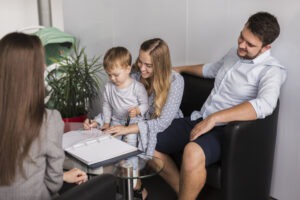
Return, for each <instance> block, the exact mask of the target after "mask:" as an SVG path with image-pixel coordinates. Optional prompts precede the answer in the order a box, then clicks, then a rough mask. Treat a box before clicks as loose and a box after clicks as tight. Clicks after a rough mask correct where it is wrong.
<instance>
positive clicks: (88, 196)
mask: <svg viewBox="0 0 300 200" xmlns="http://www.w3.org/2000/svg"><path fill="white" fill-rule="evenodd" d="M99 199H101V200H114V199H116V177H115V176H113V175H111V174H103V175H100V176H95V177H93V178H91V179H90V180H88V181H87V182H85V183H83V184H81V185H78V186H74V187H73V188H71V189H69V190H67V191H66V192H64V193H62V194H61V195H60V196H58V197H57V198H55V200H99Z"/></svg>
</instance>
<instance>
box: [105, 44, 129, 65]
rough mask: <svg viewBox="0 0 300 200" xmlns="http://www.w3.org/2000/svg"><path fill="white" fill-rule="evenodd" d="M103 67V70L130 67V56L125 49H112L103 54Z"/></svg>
mask: <svg viewBox="0 0 300 200" xmlns="http://www.w3.org/2000/svg"><path fill="white" fill-rule="evenodd" d="M103 66H104V69H105V70H111V69H113V68H115V67H116V66H121V67H127V66H131V54H130V52H129V51H128V49H126V48H125V47H113V48H111V49H109V50H108V51H107V52H106V53H105V55H104V59H103Z"/></svg>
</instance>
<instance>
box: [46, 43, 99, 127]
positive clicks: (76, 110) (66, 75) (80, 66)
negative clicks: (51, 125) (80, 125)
mask: <svg viewBox="0 0 300 200" xmlns="http://www.w3.org/2000/svg"><path fill="white" fill-rule="evenodd" d="M99 59H100V57H93V58H92V59H91V60H89V59H88V58H87V55H86V54H85V48H81V49H80V50H78V45H74V47H73V53H72V54H71V55H70V56H61V57H59V58H58V59H57V60H58V61H59V62H58V63H57V65H56V66H55V68H53V69H52V70H47V72H48V73H47V75H46V78H45V81H46V85H47V98H46V106H47V107H48V108H50V109H57V110H59V111H60V113H61V115H62V117H63V118H64V121H65V122H66V121H70V120H69V118H73V117H80V120H79V121H83V120H84V118H85V116H86V114H87V111H88V107H89V103H90V101H91V100H92V98H95V97H96V96H97V95H98V89H99V87H100V86H101V83H102V81H101V79H100V78H99V73H101V72H103V70H104V69H103V65H102V64H101V63H100V62H99ZM54 62H55V61H54ZM75 121H77V122H79V121H78V119H75Z"/></svg>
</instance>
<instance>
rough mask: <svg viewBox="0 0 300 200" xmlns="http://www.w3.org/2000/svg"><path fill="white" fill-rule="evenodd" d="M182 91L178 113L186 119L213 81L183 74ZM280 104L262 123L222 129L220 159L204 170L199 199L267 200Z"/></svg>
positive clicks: (199, 104) (204, 95)
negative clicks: (180, 112) (204, 176)
mask: <svg viewBox="0 0 300 200" xmlns="http://www.w3.org/2000/svg"><path fill="white" fill-rule="evenodd" d="M183 76H184V80H185V89H184V95H183V100H182V105H181V109H182V111H183V113H184V115H185V116H188V115H190V113H191V112H192V111H193V110H196V109H197V110H199V109H200V108H201V106H202V104H203V103H204V101H205V100H206V98H207V96H208V95H209V93H210V91H211V89H212V87H213V80H211V79H204V78H199V77H195V76H192V75H187V74H183ZM278 110H279V102H278V104H277V107H276V109H275V110H274V112H273V114H272V115H270V116H268V117H266V118H265V119H258V120H254V121H243V122H241V121H236V122H231V123H229V124H227V125H226V127H225V139H224V141H223V144H222V158H221V161H220V162H219V163H217V164H214V165H212V166H210V167H208V168H207V181H206V185H205V187H204V189H203V191H202V192H201V193H200V194H199V198H200V199H205V200H217V199H218V200H267V199H268V198H269V191H270V185H271V176H272V166H273V157H274V149H275V141H276V129H277V118H278Z"/></svg>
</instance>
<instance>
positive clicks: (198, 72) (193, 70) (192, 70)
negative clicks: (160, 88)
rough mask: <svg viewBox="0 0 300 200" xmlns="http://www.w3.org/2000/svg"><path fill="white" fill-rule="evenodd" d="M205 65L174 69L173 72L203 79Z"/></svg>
mask: <svg viewBox="0 0 300 200" xmlns="http://www.w3.org/2000/svg"><path fill="white" fill-rule="evenodd" d="M203 65H204V64H198V65H186V66H178V67H173V70H175V71H177V72H178V73H187V74H191V75H194V76H200V77H202V76H203V75H202V69H203Z"/></svg>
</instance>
